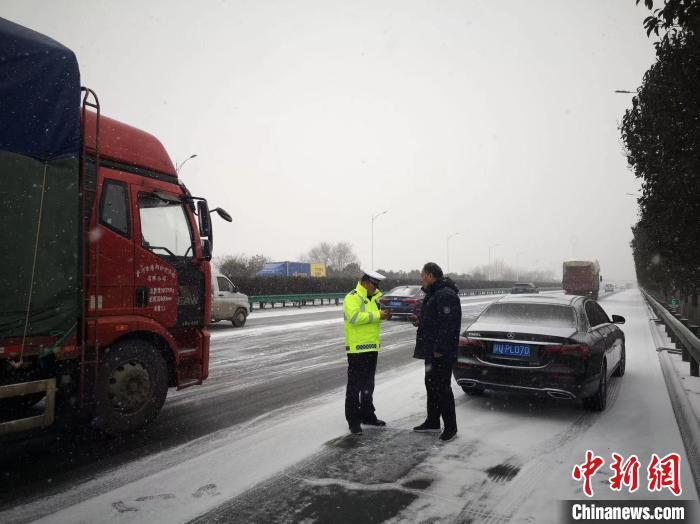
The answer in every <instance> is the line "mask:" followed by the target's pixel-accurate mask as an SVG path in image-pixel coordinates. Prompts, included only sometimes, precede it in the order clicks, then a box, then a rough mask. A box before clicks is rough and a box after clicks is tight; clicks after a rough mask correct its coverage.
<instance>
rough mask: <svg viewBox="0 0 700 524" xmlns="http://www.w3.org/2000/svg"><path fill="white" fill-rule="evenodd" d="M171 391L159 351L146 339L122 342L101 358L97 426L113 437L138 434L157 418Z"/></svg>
mask: <svg viewBox="0 0 700 524" xmlns="http://www.w3.org/2000/svg"><path fill="white" fill-rule="evenodd" d="M167 392H168V370H167V366H166V364H165V360H164V359H163V357H162V356H161V354H160V353H159V352H158V350H157V349H156V348H154V347H153V346H152V345H151V344H149V343H148V342H145V341H143V340H125V341H123V342H118V343H117V344H115V345H114V346H112V347H110V348H108V349H107V351H106V352H105V353H104V355H102V357H101V361H100V370H99V373H98V379H97V388H96V391H95V400H96V408H95V418H94V422H93V423H94V425H95V426H97V427H98V428H99V429H101V430H102V431H104V432H105V433H107V434H110V435H118V434H120V433H127V432H130V431H134V430H135V429H138V428H140V427H141V426H144V425H145V424H147V423H148V422H150V421H151V420H153V419H154V418H155V417H156V415H157V414H158V412H159V411H160V408H161V407H162V406H163V402H165V396H166V394H167Z"/></svg>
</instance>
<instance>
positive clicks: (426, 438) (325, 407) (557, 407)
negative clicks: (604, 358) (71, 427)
mask: <svg viewBox="0 0 700 524" xmlns="http://www.w3.org/2000/svg"><path fill="white" fill-rule="evenodd" d="M470 298H472V300H463V307H464V312H465V317H466V319H465V324H466V323H467V321H468V320H467V319H468V318H469V317H470V316H475V315H476V314H478V311H480V310H481V309H482V308H483V307H484V305H485V304H484V303H483V302H488V301H489V300H485V298H484V297H479V299H478V300H475V299H474V297H470ZM494 298H495V297H494ZM479 302H482V303H479ZM601 304H602V305H603V307H604V308H605V309H606V311H607V312H608V313H609V314H611V313H615V314H621V315H623V316H625V317H626V318H627V323H626V324H625V325H624V326H622V328H623V330H624V332H625V335H626V340H627V372H626V374H625V376H624V377H622V378H617V379H613V380H612V382H611V383H610V387H611V391H610V395H611V398H610V400H609V404H608V408H607V410H606V411H605V412H603V413H591V412H587V411H584V410H583V409H581V408H580V407H579V406H578V405H577V404H576V403H575V402H569V401H564V402H563V401H555V400H552V399H533V398H530V397H525V396H520V395H511V394H505V393H495V392H493V393H492V392H487V394H486V395H485V396H484V397H467V396H465V395H464V394H463V393H462V392H461V390H460V389H459V388H458V387H457V386H456V385H454V390H455V397H456V399H457V415H458V424H459V436H458V438H457V440H455V441H453V442H451V443H448V444H445V445H441V444H439V443H438V441H437V440H436V436H434V435H419V434H414V433H413V432H412V431H410V428H411V427H412V426H413V425H415V424H417V423H419V422H421V421H422V419H423V417H424V409H425V408H424V404H425V391H424V387H423V369H422V366H421V364H420V363H418V362H416V361H413V360H412V359H411V358H410V351H411V350H412V339H413V336H414V329H413V328H412V327H411V326H410V324H408V323H405V322H391V323H388V324H386V325H385V327H384V335H383V336H384V339H383V341H384V347H383V349H382V356H381V357H380V369H379V373H378V376H377V380H376V382H377V390H376V393H375V403H376V407H377V411H378V414H379V415H380V416H381V417H382V418H384V419H386V420H387V421H388V423H389V424H388V426H387V428H382V429H375V430H374V431H372V429H369V430H368V431H366V432H365V434H364V435H363V436H362V437H361V438H360V439H357V438H356V437H348V436H346V435H347V427H346V423H345V420H344V418H343V400H344V398H343V397H344V387H343V384H344V366H345V363H344V358H343V355H342V354H340V355H339V354H338V351H337V347H338V344H339V343H340V342H341V341H342V322H341V323H340V324H338V323H337V322H336V319H334V318H332V315H335V314H336V313H335V311H333V310H325V311H324V310H319V311H315V312H309V313H307V312H300V313H298V314H297V312H295V313H294V314H288V315H277V316H276V317H277V319H278V321H279V322H283V324H281V325H286V329H281V328H279V325H280V324H276V323H275V322H271V320H270V321H268V322H271V323H269V324H265V321H264V320H261V321H260V324H261V325H259V326H256V323H255V322H253V319H254V317H251V323H250V325H249V326H246V328H244V329H242V330H232V329H230V330H229V329H223V328H220V329H219V330H218V331H217V330H215V332H216V335H215V337H214V342H213V351H212V376H211V379H210V381H209V382H208V383H207V385H205V386H203V387H200V388H191V389H190V390H185V391H182V392H178V393H175V394H172V395H171V398H170V399H169V401H168V403H167V404H166V409H165V410H164V412H163V414H162V417H161V418H159V420H158V421H157V425H160V427H161V428H162V430H158V429H157V428H156V430H152V433H151V434H150V437H149V438H144V439H143V441H142V442H141V445H140V448H139V449H141V448H142V447H144V446H146V447H148V448H149V450H148V453H140V454H139V453H135V451H134V448H130V447H128V446H127V447H126V448H124V449H121V448H120V450H119V453H118V454H119V455H120V456H121V457H122V458H123V459H124V460H120V461H117V462H112V463H110V462H109V460H106V458H105V457H99V458H100V459H101V460H104V461H105V462H106V464H105V465H104V467H101V468H97V469H95V468H88V467H87V465H85V464H82V465H81V466H80V467H75V468H74V469H75V471H74V475H73V476H72V477H71V476H69V477H68V478H73V479H74V482H68V481H66V480H62V481H61V482H60V487H59V488H55V487H52V486H51V485H50V483H48V484H47V485H44V486H43V487H42V486H39V485H37V484H33V485H28V486H27V488H31V489H32V490H34V492H35V494H36V496H27V495H25V496H24V498H23V499H20V501H21V503H18V502H17V499H15V500H14V501H11V500H8V498H9V497H8V498H3V504H2V506H0V521H3V522H25V521H30V520H34V519H37V518H42V517H43V520H41V521H45V522H125V523H126V522H186V521H189V520H192V519H195V518H198V517H201V521H202V522H209V521H214V520H218V521H234V520H235V521H264V522H287V521H298V520H303V519H305V518H308V519H311V520H321V521H323V520H324V519H325V520H328V519H329V518H330V519H333V517H334V516H335V517H338V516H339V515H343V516H344V517H345V520H351V519H352V518H357V519H363V520H364V521H367V522H370V521H375V522H376V521H411V522H418V521H425V520H430V519H440V520H441V521H448V522H449V521H455V522H461V521H469V520H473V521H478V522H483V521H490V522H506V521H512V522H557V521H558V518H559V514H558V510H559V502H558V501H561V500H568V499H583V498H584V496H583V493H582V490H581V484H580V483H579V482H577V481H575V480H573V478H572V476H571V471H572V468H573V466H574V465H575V464H580V463H583V462H584V459H585V453H586V450H591V451H593V452H595V453H596V454H597V455H599V456H601V457H603V458H604V459H605V460H606V465H605V467H604V468H603V469H601V470H600V471H599V472H598V474H597V475H596V476H595V477H594V478H593V489H594V492H595V495H594V499H595V500H600V499H607V500H610V499H623V500H631V499H643V500H653V499H668V498H673V495H671V494H670V493H669V491H668V490H667V489H664V490H662V491H660V492H650V491H648V489H647V486H646V466H647V464H648V462H649V460H650V459H651V457H652V454H654V453H655V454H657V455H659V456H665V455H666V454H668V453H671V452H677V453H679V454H680V455H681V457H682V463H681V480H682V487H683V493H682V496H681V498H684V499H685V498H687V499H691V500H697V493H696V492H695V488H694V485H693V482H692V478H691V476H690V471H689V469H688V467H687V465H686V464H685V460H683V459H684V457H685V452H684V448H683V443H682V442H681V439H680V436H679V432H678V428H677V424H676V421H675V418H674V414H673V410H672V408H671V404H670V401H669V398H668V393H667V391H666V386H665V383H664V379H663V376H662V373H661V369H660V366H659V360H658V357H657V353H656V346H655V343H654V340H653V338H652V335H651V331H650V324H649V316H648V312H647V309H646V307H645V305H644V303H643V301H642V299H641V296H640V294H639V292H638V291H636V290H629V291H626V292H623V293H618V294H614V295H612V296H609V297H605V298H604V299H603V300H602V301H601ZM264 314H265V313H264V312H262V313H261V314H260V317H261V318H262V317H263V315H264ZM329 315H330V316H329ZM285 323H286V324H285ZM246 330H248V332H247V333H246ZM256 330H257V331H256ZM251 333H252V334H251ZM255 333H257V334H255ZM328 376H333V377H335V378H334V380H328V381H327V382H323V380H327V379H326V377H328ZM315 380H318V381H319V388H318V390H315V389H314V388H313V387H312V386H313V384H312V385H308V387H307V388H306V389H303V390H301V392H300V393H296V391H297V390H296V389H295V388H293V387H292V385H293V384H295V383H296V382H297V381H315ZM281 386H289V388H290V389H289V390H288V391H287V392H286V396H287V397H288V398H286V400H285V399H284V398H282V399H281V400H276V401H275V402H276V403H274V402H262V403H260V402H261V401H260V400H259V399H257V398H256V395H261V396H264V395H266V394H267V393H266V392H267V391H268V390H269V389H272V388H276V387H281ZM234 395H237V396H234ZM281 396H282V397H284V396H285V391H282V392H281ZM232 398H235V399H237V400H238V401H239V402H240V401H241V400H245V399H247V401H248V402H249V403H250V404H251V405H254V406H255V405H258V404H259V405H258V409H257V410H253V411H251V412H249V414H248V415H247V416H246V417H243V418H241V419H237V418H235V417H234V418H231V419H228V418H227V417H228V416H229V415H228V413H229V412H230V411H236V410H238V408H239V406H238V405H237V404H229V403H228V402H227V401H228V400H229V399H232ZM274 406H278V407H276V408H274ZM205 407H206V408H207V409H208V410H209V411H211V410H212V409H213V410H214V413H215V414H216V410H218V412H219V418H220V419H223V420H225V421H226V422H225V423H223V424H221V425H219V426H216V425H213V426H211V428H210V430H208V431H206V432H204V433H201V434H197V433H196V432H195V433H192V434H191V435H192V438H185V439H183V440H182V441H169V440H167V438H166V437H165V436H162V435H163V432H165V431H167V429H168V428H170V430H171V431H172V432H177V431H178V430H179V425H180V424H187V420H186V419H184V420H183V419H182V418H181V417H178V416H177V414H178V413H181V412H185V413H191V411H188V410H189V409H193V408H199V409H204V408H205ZM207 420H208V419H207ZM203 423H204V422H203ZM207 427H208V426H207ZM186 434H187V435H190V433H186ZM153 435H158V436H161V438H162V440H163V441H164V442H166V443H168V445H165V446H163V448H161V449H162V450H160V449H159V446H158V445H157V441H155V442H154V440H153ZM30 449H31V448H30ZM612 452H617V453H619V454H620V455H622V456H623V457H625V458H629V457H630V456H631V455H633V454H634V455H636V456H637V457H638V458H639V460H640V463H641V468H640V471H641V479H642V485H641V488H640V489H639V490H638V491H637V492H635V493H629V492H628V491H627V490H626V489H623V491H621V492H616V491H612V490H611V489H610V487H609V483H608V479H609V477H610V475H611V470H610V469H609V464H610V459H611V453H612ZM130 454H131V455H133V456H132V458H129V455H130ZM81 469H82V470H86V471H82V473H81ZM5 480H7V478H6V479H5ZM40 488H41V489H40ZM7 493H8V495H11V492H7ZM357 501H361V502H362V503H359V504H358V503H357ZM367 507H370V508H376V510H375V512H374V513H372V514H370V515H365V514H363V513H362V512H363V511H366V508H367Z"/></svg>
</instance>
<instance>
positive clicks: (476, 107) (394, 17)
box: [0, 0, 654, 279]
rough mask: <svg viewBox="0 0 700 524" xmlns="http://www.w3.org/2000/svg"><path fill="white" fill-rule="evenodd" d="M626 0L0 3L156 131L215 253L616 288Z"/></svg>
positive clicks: (632, 50) (631, 16) (625, 238)
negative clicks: (566, 266)
mask: <svg viewBox="0 0 700 524" xmlns="http://www.w3.org/2000/svg"><path fill="white" fill-rule="evenodd" d="M647 15H648V11H646V9H644V8H643V7H642V6H635V2H634V0H614V1H612V2H611V1H609V0H591V1H586V2H582V1H580V0H546V1H545V0H539V1H520V0H509V1H501V2H489V1H477V0H469V1H466V0H465V1H439V0H431V1H416V0H394V1H381V0H362V1H359V0H355V1H352V0H344V1H341V0H303V1H294V0H279V1H265V0H250V1H224V0H221V1H198V2H183V1H179V2H178V1H173V0H170V1H166V0H163V1H153V0H151V1H148V2H143V1H126V0H119V1H116V0H115V1H83V2H80V1H77V0H76V1H56V0H54V1H52V2H43V1H28V0H18V1H14V0H2V14H1V15H0V16H3V17H5V18H8V19H10V20H12V21H14V22H17V23H19V24H22V25H25V26H27V27H29V28H31V29H34V30H36V31H39V32H41V33H44V34H47V35H49V36H50V37H52V38H54V39H56V40H58V41H59V42H61V43H63V44H65V45H66V46H68V47H70V48H71V49H73V50H74V51H75V52H76V54H77V56H78V61H79V63H80V68H81V74H82V83H83V85H86V86H89V87H91V88H92V89H94V90H95V91H97V93H98V95H99V97H100V102H101V104H102V110H103V112H104V114H106V115H108V116H111V117H113V118H116V119H117V120H121V121H124V122H126V123H129V124H130V125H133V126H136V127H140V128H142V129H144V130H145V131H148V132H150V133H152V134H154V135H156V136H157V137H158V138H159V139H160V140H161V141H162V142H163V144H164V145H165V147H166V149H167V150H168V151H169V153H170V155H171V157H172V159H173V162H178V161H182V160H183V159H185V158H187V157H188V156H189V155H190V154H193V153H196V154H197V155H198V156H197V158H194V159H192V160H190V161H189V162H187V164H186V165H185V166H184V167H183V169H182V171H181V176H182V178H183V180H184V181H185V183H186V184H187V186H188V187H189V188H190V190H191V191H192V193H194V194H196V195H200V196H204V197H207V198H208V199H209V202H210V205H211V207H216V206H221V207H224V208H225V209H227V210H228V211H229V212H230V213H231V215H233V217H234V222H233V224H227V223H224V222H222V221H220V220H218V219H215V221H214V225H215V228H216V229H215V234H216V236H215V255H224V254H240V253H245V254H248V255H251V254H256V253H262V254H265V255H267V256H269V257H271V258H273V259H275V260H295V259H297V258H298V256H299V254H300V253H302V252H304V251H307V250H308V249H309V248H311V247H313V246H314V245H315V244H317V243H318V242H321V241H324V240H325V241H329V242H338V241H347V242H350V243H351V244H352V245H353V246H354V248H355V251H356V253H357V254H358V256H359V257H360V259H361V262H362V264H363V265H364V266H365V267H369V265H370V230H371V227H370V226H371V217H372V215H373V214H376V213H379V212H381V211H384V210H388V213H387V214H386V215H384V216H382V217H380V218H378V219H377V220H376V222H375V228H374V235H375V244H374V265H375V268H378V267H381V268H390V269H413V268H418V267H420V266H421V265H422V264H423V263H424V262H425V261H428V260H434V261H436V262H438V263H439V264H442V265H443V267H444V265H445V262H446V237H447V236H448V235H450V234H452V233H456V232H459V235H458V236H455V237H454V238H452V239H451V240H450V269H451V270H453V271H465V272H466V271H468V270H469V269H471V268H473V267H474V266H477V265H482V264H485V263H486V262H487V261H488V257H489V249H488V246H490V245H494V244H497V245H498V246H497V247H494V248H493V249H492V256H493V257H496V258H499V259H502V260H504V261H505V262H506V263H507V264H510V265H515V264H516V260H517V262H518V265H519V266H521V267H523V268H534V267H535V264H536V263H537V266H538V268H539V269H552V270H555V271H556V272H557V273H560V271H561V262H562V261H563V260H565V259H570V258H572V257H575V258H590V259H593V258H597V259H598V260H599V261H600V264H601V272H602V274H603V275H604V277H605V278H608V279H627V278H633V276H634V269H633V263H632V255H631V250H630V248H629V241H630V240H631V237H632V235H631V232H630V226H631V225H632V224H633V223H634V222H635V221H636V218H637V205H636V200H635V196H630V195H628V194H627V193H633V194H634V195H636V194H637V190H638V188H639V183H638V182H637V180H636V179H635V178H634V176H633V174H632V173H631V171H630V170H629V169H628V168H627V162H626V159H625V156H624V153H623V149H622V144H621V141H620V138H619V131H618V130H617V127H618V123H619V122H620V120H621V119H622V115H623V114H624V111H625V109H626V108H627V107H628V106H629V105H630V102H631V96H632V95H620V94H615V93H614V91H615V90H616V89H628V90H634V89H636V87H637V86H638V85H639V84H640V83H641V79H642V75H643V74H644V72H645V71H646V70H647V68H648V67H649V66H650V65H651V64H652V63H653V61H654V54H653V47H652V44H651V41H649V40H648V39H647V38H646V36H645V33H644V31H643V28H642V20H643V19H644V17H646V16H647Z"/></svg>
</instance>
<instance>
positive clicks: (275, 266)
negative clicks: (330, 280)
mask: <svg viewBox="0 0 700 524" xmlns="http://www.w3.org/2000/svg"><path fill="white" fill-rule="evenodd" d="M256 276H259V277H314V278H322V277H325V276H326V265H325V264H316V263H308V262H268V263H267V264H265V265H264V266H263V268H262V269H261V270H260V271H258V272H257V273H256Z"/></svg>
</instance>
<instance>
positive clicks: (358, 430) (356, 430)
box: [350, 424, 362, 435]
mask: <svg viewBox="0 0 700 524" xmlns="http://www.w3.org/2000/svg"><path fill="white" fill-rule="evenodd" d="M350 433H352V434H353V435H362V426H360V425H359V424H353V425H352V426H350Z"/></svg>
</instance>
